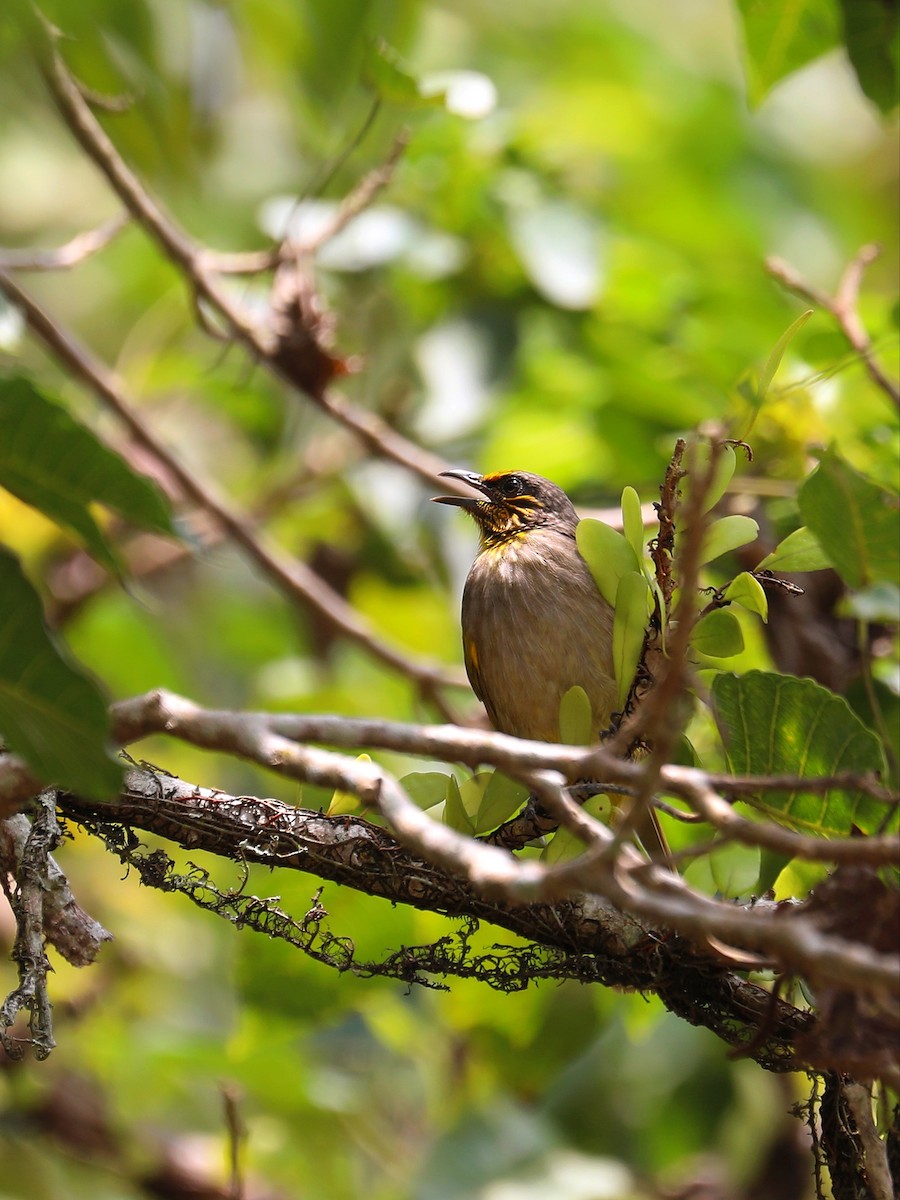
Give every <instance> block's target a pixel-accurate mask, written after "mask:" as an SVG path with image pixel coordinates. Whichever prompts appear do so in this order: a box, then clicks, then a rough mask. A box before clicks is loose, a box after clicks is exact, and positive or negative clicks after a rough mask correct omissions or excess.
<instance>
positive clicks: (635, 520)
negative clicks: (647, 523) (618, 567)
mask: <svg viewBox="0 0 900 1200" xmlns="http://www.w3.org/2000/svg"><path fill="white" fill-rule="evenodd" d="M622 527H623V528H624V530H625V540H626V542H628V544H629V546H630V547H631V548H632V550H633V551H634V556H635V558H636V559H637V560H638V563H640V562H641V561H642V560H643V557H644V517H643V514H642V512H641V500H640V497H639V496H638V494H637V492H636V491H635V490H634V488H633V487H626V488H623V489H622Z"/></svg>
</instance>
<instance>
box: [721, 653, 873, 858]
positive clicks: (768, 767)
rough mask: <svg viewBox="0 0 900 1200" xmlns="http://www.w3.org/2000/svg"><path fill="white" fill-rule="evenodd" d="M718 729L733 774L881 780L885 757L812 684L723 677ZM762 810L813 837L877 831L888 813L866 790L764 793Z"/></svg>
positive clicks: (836, 701) (759, 801) (844, 710)
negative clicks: (865, 775) (846, 776)
mask: <svg viewBox="0 0 900 1200" xmlns="http://www.w3.org/2000/svg"><path fill="white" fill-rule="evenodd" d="M712 703H713V712H714V714H715V718H716V723H717V725H718V727H719V732H720V733H721V735H722V741H723V742H724V745H725V753H726V755H727V758H728V768H729V770H730V771H731V772H732V774H734V775H764V776H766V775H768V776H771V775H785V776H799V777H801V778H817V777H818V778H823V777H826V776H833V775H837V774H842V773H845V772H859V773H862V772H873V773H877V774H878V775H881V776H883V775H884V772H885V760H884V753H883V751H882V749H881V744H880V742H879V740H878V738H877V737H876V736H875V734H874V733H872V732H871V730H869V729H867V728H866V727H865V725H863V723H862V721H860V719H859V717H858V716H857V715H856V714H855V713H854V712H853V710H852V709H851V708H850V706H849V705H848V704H847V702H846V700H844V699H843V698H842V697H841V696H836V695H835V694H834V693H833V692H830V691H828V689H827V688H824V687H822V686H821V685H820V684H818V683H815V682H814V681H813V680H812V679H797V678H795V677H794V676H791V675H778V674H775V673H774V672H766V671H750V672H748V673H747V674H746V675H732V674H725V673H722V674H719V675H717V676H716V678H715V679H714V681H713V685H712ZM752 803H753V804H754V806H755V807H756V808H758V809H759V810H760V811H762V812H765V813H767V814H769V815H770V816H774V817H777V818H778V819H779V820H781V821H784V822H785V823H787V824H790V825H792V826H794V827H795V828H798V829H802V830H804V831H806V832H809V833H818V834H821V835H823V836H826V837H829V836H837V835H840V836H843V837H847V836H849V835H850V833H851V832H852V830H853V828H854V827H856V828H858V829H861V830H862V831H863V832H864V833H873V832H875V830H876V829H877V828H878V827H879V825H880V823H881V821H882V820H883V819H884V816H885V807H884V805H883V804H879V803H878V802H877V801H876V800H874V799H872V798H871V797H869V796H866V795H865V794H864V793H863V792H860V791H843V790H838V789H837V788H832V789H831V790H829V791H827V792H824V793H818V794H817V793H808V792H801V791H775V792H773V791H760V792H759V793H758V794H757V795H755V796H754V797H753V799H752Z"/></svg>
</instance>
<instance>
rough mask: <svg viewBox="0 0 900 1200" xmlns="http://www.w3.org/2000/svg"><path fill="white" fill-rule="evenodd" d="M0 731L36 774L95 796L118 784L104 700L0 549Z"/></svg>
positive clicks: (104, 794) (103, 796)
mask: <svg viewBox="0 0 900 1200" xmlns="http://www.w3.org/2000/svg"><path fill="white" fill-rule="evenodd" d="M0 737H2V738H3V740H4V741H5V742H6V744H7V745H8V746H9V748H10V749H11V750H13V751H15V752H16V753H18V754H21V756H22V757H23V758H24V759H25V760H26V761H27V762H28V764H29V766H30V767H31V769H32V770H33V771H34V773H35V775H37V776H38V778H39V779H42V780H43V781H44V782H45V783H55V784H59V785H60V786H61V787H66V788H69V789H70V790H71V791H73V792H78V793H80V794H82V795H84V796H89V797H91V798H93V799H96V800H109V799H111V798H112V797H113V796H115V795H116V793H117V792H118V790H119V786H120V784H121V782H122V766H121V764H120V763H119V762H118V761H117V760H116V759H115V757H114V756H113V754H112V753H111V751H110V749H109V717H108V714H107V711H106V702H105V701H104V698H103V696H102V695H101V693H100V691H99V690H98V688H97V686H96V684H95V683H94V682H93V681H92V680H91V679H89V678H88V676H87V675H85V674H84V672H83V671H82V670H81V669H80V668H79V667H78V666H77V664H76V663H74V662H73V661H72V660H71V658H70V657H69V655H68V654H67V653H66V652H65V650H64V649H63V648H62V647H60V646H58V645H57V644H56V642H55V641H54V639H53V638H52V637H51V635H50V633H49V631H48V629H47V627H46V625H45V624H44V616H43V612H42V610H41V604H40V601H39V599H38V597H37V594H36V593H35V591H34V589H33V588H32V586H31V584H30V583H29V582H28V580H27V579H26V578H25V576H24V575H23V574H22V569H21V567H20V566H19V563H18V560H17V559H16V558H15V557H14V556H13V555H12V554H10V553H9V552H8V551H6V550H5V549H3V547H0Z"/></svg>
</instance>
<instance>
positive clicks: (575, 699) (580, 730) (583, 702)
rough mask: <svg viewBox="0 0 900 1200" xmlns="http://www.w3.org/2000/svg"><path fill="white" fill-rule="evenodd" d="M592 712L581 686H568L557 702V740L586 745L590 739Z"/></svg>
mask: <svg viewBox="0 0 900 1200" xmlns="http://www.w3.org/2000/svg"><path fill="white" fill-rule="evenodd" d="M593 731H594V714H593V711H592V710H591V702H590V700H589V699H588V694H587V692H586V691H585V690H584V688H583V687H579V686H578V685H577V684H576V685H575V687H570V688H569V690H568V691H567V692H566V693H565V695H564V696H563V698H562V700H560V702H559V740H560V741H561V742H566V743H567V744H568V745H570V746H586V745H588V744H589V743H590V741H591V740H592V735H593Z"/></svg>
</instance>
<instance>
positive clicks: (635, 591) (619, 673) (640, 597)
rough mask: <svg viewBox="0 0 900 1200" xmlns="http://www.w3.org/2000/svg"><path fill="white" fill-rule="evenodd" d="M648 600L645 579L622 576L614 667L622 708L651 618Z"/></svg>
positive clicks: (634, 574) (615, 622) (632, 573)
mask: <svg viewBox="0 0 900 1200" xmlns="http://www.w3.org/2000/svg"><path fill="white" fill-rule="evenodd" d="M629 549H630V547H629ZM649 598H650V588H649V585H648V584H647V580H646V579H645V578H644V576H643V575H641V574H640V573H639V572H637V571H628V572H626V574H624V575H623V576H622V578H621V580H620V581H619V590H618V593H617V595H616V609H615V617H614V620H613V667H614V670H615V674H616V693H617V698H616V702H617V703H618V705H619V707H620V708H621V706H622V705H623V704H624V703H625V701H626V699H627V698H628V692H629V690H630V688H631V684H632V681H633V680H634V673H635V671H636V670H637V665H638V662H639V661H640V657H641V647H642V646H643V644H644V633H645V631H646V628H647V618H648V616H649V609H648V601H649Z"/></svg>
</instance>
